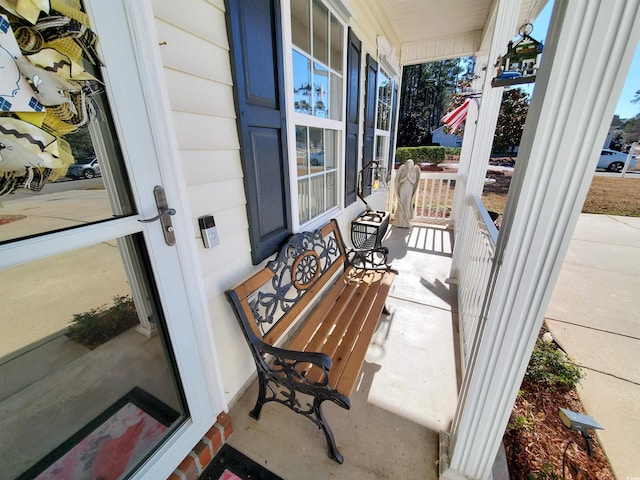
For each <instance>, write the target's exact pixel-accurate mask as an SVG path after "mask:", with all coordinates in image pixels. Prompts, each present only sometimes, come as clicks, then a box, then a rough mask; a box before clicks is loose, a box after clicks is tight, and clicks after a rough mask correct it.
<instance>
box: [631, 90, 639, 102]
mask: <svg viewBox="0 0 640 480" xmlns="http://www.w3.org/2000/svg"><path fill="white" fill-rule="evenodd" d="M631 103H640V90H636V93H635V94H634V96H633V98H632V99H631Z"/></svg>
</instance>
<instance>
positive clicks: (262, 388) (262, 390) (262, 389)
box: [249, 370, 268, 420]
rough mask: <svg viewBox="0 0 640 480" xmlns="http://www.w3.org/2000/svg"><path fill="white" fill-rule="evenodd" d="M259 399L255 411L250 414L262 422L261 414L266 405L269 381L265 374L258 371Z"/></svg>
mask: <svg viewBox="0 0 640 480" xmlns="http://www.w3.org/2000/svg"><path fill="white" fill-rule="evenodd" d="M258 372H259V373H258V398H257V399H256V406H255V407H253V410H251V411H250V412H249V416H250V417H252V418H255V419H256V420H260V412H261V411H262V406H263V405H264V403H265V398H266V396H267V382H268V380H267V379H266V378H265V375H264V373H262V372H261V371H259V370H258Z"/></svg>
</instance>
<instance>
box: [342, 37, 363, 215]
mask: <svg viewBox="0 0 640 480" xmlns="http://www.w3.org/2000/svg"><path fill="white" fill-rule="evenodd" d="M361 60H362V42H361V41H360V40H359V39H358V37H356V35H355V34H354V33H353V30H351V28H349V35H348V41H347V113H346V119H347V122H346V123H347V125H346V130H347V131H346V140H345V142H346V145H345V160H344V178H345V181H344V184H345V191H344V204H345V206H348V205H351V204H352V203H353V202H355V201H356V199H357V197H356V188H357V182H358V134H359V131H360V64H361Z"/></svg>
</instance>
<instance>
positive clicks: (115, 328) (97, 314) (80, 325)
mask: <svg viewBox="0 0 640 480" xmlns="http://www.w3.org/2000/svg"><path fill="white" fill-rule="evenodd" d="M138 321H139V320H138V314H137V312H136V309H135V306H134V304H133V300H132V299H131V298H130V297H128V296H118V297H113V306H111V307H108V308H107V307H106V305H103V306H102V307H100V308H94V309H92V310H89V311H88V312H84V313H76V314H75V315H74V316H73V320H71V325H70V326H69V328H68V329H67V337H69V338H70V339H71V340H73V341H74V342H77V343H79V344H80V345H83V346H85V347H87V348H89V349H94V348H96V347H97V346H99V345H102V344H103V343H105V342H107V341H109V340H111V339H112V338H114V337H116V336H118V335H120V334H121V333H123V332H125V331H127V330H129V329H130V328H131V327H133V326H134V325H136V324H137V323H138Z"/></svg>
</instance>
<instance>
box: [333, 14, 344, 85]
mask: <svg viewBox="0 0 640 480" xmlns="http://www.w3.org/2000/svg"><path fill="white" fill-rule="evenodd" d="M343 30H344V29H343V28H342V24H341V23H340V22H338V20H337V19H336V17H334V16H333V15H331V64H330V65H331V68H332V69H333V70H335V71H336V72H338V73H342V32H343Z"/></svg>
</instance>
